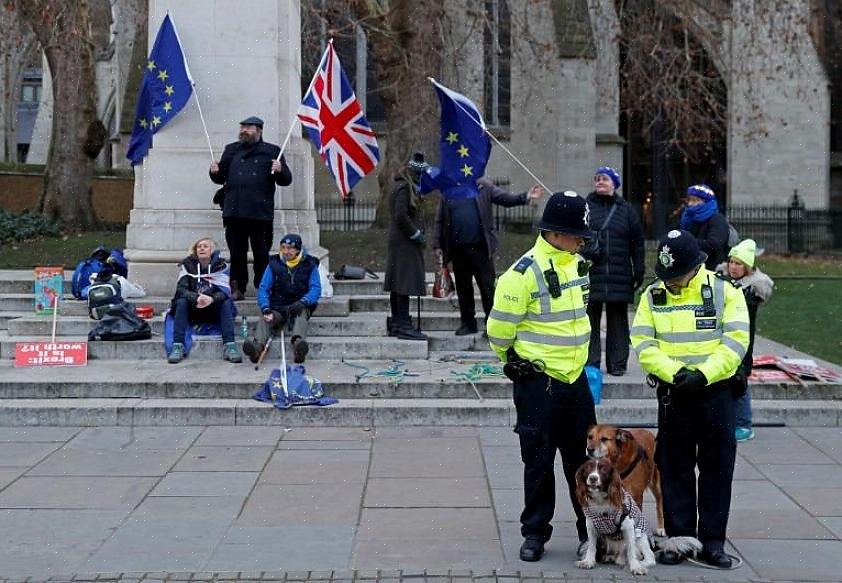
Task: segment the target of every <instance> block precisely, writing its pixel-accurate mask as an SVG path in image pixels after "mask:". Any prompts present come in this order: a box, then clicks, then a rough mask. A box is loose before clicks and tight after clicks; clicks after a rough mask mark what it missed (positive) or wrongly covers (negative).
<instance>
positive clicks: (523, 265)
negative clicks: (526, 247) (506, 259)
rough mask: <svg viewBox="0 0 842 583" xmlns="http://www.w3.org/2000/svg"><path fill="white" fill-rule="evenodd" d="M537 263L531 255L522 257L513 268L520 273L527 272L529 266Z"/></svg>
mask: <svg viewBox="0 0 842 583" xmlns="http://www.w3.org/2000/svg"><path fill="white" fill-rule="evenodd" d="M533 263H535V260H534V259H532V258H531V257H521V258H520V261H518V262H517V263H515V266H514V267H513V268H512V269H514V270H515V271H517V272H518V273H526V270H527V269H529V266H530V265H532V264H533Z"/></svg>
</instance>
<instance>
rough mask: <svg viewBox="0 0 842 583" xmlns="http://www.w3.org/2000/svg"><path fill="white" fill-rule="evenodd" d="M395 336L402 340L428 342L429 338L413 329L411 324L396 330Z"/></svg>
mask: <svg viewBox="0 0 842 583" xmlns="http://www.w3.org/2000/svg"><path fill="white" fill-rule="evenodd" d="M395 336H397V337H398V338H400V339H401V340H427V336H426V335H424V334H422V333H421V331H420V330H418V329H417V328H413V327H412V326H410V325H409V324H404V325H403V326H400V327H398V328H395Z"/></svg>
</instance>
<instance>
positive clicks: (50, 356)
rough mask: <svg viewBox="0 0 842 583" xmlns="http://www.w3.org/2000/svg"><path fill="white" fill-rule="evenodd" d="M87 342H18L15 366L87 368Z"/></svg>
mask: <svg viewBox="0 0 842 583" xmlns="http://www.w3.org/2000/svg"><path fill="white" fill-rule="evenodd" d="M86 364H88V343H87V342H18V343H16V344H15V366H85V365H86Z"/></svg>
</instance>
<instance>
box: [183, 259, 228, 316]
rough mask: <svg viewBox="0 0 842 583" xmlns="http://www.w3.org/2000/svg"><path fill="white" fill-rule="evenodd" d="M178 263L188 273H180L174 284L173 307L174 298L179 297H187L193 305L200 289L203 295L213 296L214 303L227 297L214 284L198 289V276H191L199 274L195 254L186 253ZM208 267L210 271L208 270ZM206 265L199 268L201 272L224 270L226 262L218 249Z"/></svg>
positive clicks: (219, 302)
mask: <svg viewBox="0 0 842 583" xmlns="http://www.w3.org/2000/svg"><path fill="white" fill-rule="evenodd" d="M180 265H181V266H182V267H184V269H185V270H186V271H187V273H188V274H190V275H182V276H181V277H180V278H178V282H177V283H176V284H175V296H174V297H173V308H174V307H175V300H178V299H180V298H187V301H188V302H190V305H191V306H193V307H195V306H196V301H197V300H198V299H199V292H200V291H202V292H203V293H204V294H205V295H208V296H211V297H212V298H213V303H214V304H221V303H222V302H224V301H225V300H227V299H228V295H226V293H225V292H224V291H222V290H221V289H220V288H218V287H217V286H215V285H211V286H210V287H209V288H208V289H204V290H199V285H198V282H199V278H198V277H193V274H196V275H198V274H199V259H198V258H197V257H196V256H195V255H188V256H187V257H185V258H184V259H183V260H182V261H181V263H180ZM208 267H209V268H210V271H209V270H208ZM208 267H204V268H201V272H202V273H216V272H218V271H224V270H225V269H226V268H227V267H228V264H227V263H225V260H224V259H222V258H221V257H220V256H219V251H214V252H213V255H212V256H211V261H210V264H209V266H208Z"/></svg>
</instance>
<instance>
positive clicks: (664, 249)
mask: <svg viewBox="0 0 842 583" xmlns="http://www.w3.org/2000/svg"><path fill="white" fill-rule="evenodd" d="M707 258H708V256H707V254H706V253H705V252H704V251H702V250H701V249H699V242H698V241H697V240H696V237H694V236H693V235H692V234H691V233H688V232H687V231H683V230H678V229H673V230H672V231H670V232H669V233H667V234H666V235H664V237H663V238H661V240H660V241H658V255H657V257H656V258H655V275H657V276H658V277H659V278H660V279H662V280H668V279H675V278H677V277H681V276H683V275H687V274H688V273H690V272H691V271H693V270H694V269H696V267H697V266H699V265H701V264H702V263H704V262H705V261H706V260H707Z"/></svg>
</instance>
